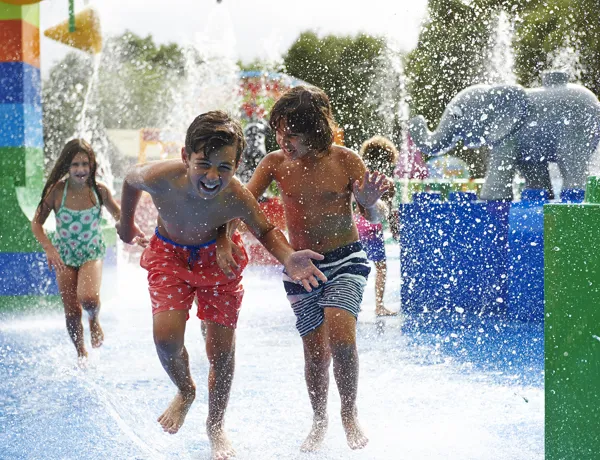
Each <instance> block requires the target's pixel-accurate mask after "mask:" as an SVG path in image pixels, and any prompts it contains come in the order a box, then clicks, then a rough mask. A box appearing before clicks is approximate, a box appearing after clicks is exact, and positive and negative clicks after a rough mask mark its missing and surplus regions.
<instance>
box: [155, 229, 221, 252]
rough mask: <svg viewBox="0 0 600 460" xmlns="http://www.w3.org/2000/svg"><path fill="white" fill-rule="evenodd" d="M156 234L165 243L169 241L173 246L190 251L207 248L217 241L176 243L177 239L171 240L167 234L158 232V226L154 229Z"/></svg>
mask: <svg viewBox="0 0 600 460" xmlns="http://www.w3.org/2000/svg"><path fill="white" fill-rule="evenodd" d="M154 234H155V235H156V237H157V238H158V239H159V240H161V241H164V242H165V243H169V244H172V245H173V246H177V247H178V248H182V249H189V250H190V251H192V250H198V249H202V248H206V247H208V246H210V245H211V244H215V243H216V242H217V240H216V239H215V240H211V241H209V242H208V243H202V244H194V245H192V244H179V243H176V242H175V241H171V240H170V239H169V238H167V237H166V236H162V235H161V234H160V233H158V227H156V228H155V229H154Z"/></svg>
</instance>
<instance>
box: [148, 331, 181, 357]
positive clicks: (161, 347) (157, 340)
mask: <svg viewBox="0 0 600 460" xmlns="http://www.w3.org/2000/svg"><path fill="white" fill-rule="evenodd" d="M154 345H155V346H156V351H157V352H158V354H159V355H161V356H164V357H172V356H179V355H180V354H181V353H182V352H183V341H179V340H172V339H164V338H161V337H156V336H155V337H154Z"/></svg>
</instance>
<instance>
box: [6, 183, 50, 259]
mask: <svg viewBox="0 0 600 460" xmlns="http://www.w3.org/2000/svg"><path fill="white" fill-rule="evenodd" d="M0 215H1V216H2V219H0V252H41V251H42V247H41V246H40V244H39V243H38V241H37V240H36V239H35V237H34V236H33V233H32V232H31V221H30V220H29V218H28V217H27V216H26V215H25V214H24V213H23V209H22V208H21V205H20V203H19V200H18V199H17V193H16V188H15V184H14V181H13V179H12V178H11V177H2V176H0Z"/></svg>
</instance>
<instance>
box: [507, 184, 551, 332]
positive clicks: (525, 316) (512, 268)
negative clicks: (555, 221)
mask: <svg viewBox="0 0 600 460" xmlns="http://www.w3.org/2000/svg"><path fill="white" fill-rule="evenodd" d="M547 202H548V192H547V191H546V190H536V189H526V190H523V192H522V193H521V201H518V202H515V203H512V204H511V207H510V213H509V218H508V225H509V228H510V230H509V233H508V247H509V269H508V311H509V312H510V313H511V316H513V317H515V318H517V319H521V320H525V321H541V320H543V318H544V204H545V203H547Z"/></svg>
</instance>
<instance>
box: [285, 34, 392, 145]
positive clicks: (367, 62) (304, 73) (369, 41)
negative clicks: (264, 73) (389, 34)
mask: <svg viewBox="0 0 600 460" xmlns="http://www.w3.org/2000/svg"><path fill="white" fill-rule="evenodd" d="M386 49H387V44H386V42H385V40H384V39H382V38H376V37H371V36H368V35H364V34H361V35H357V36H356V37H338V36H334V35H329V36H326V37H323V38H319V37H318V36H317V35H316V34H315V33H314V32H304V33H302V34H301V35H300V37H299V38H298V39H297V40H296V41H295V42H294V44H292V46H291V47H290V49H289V50H288V52H287V54H286V55H285V57H284V64H285V69H286V72H287V73H288V74H290V75H293V76H294V77H296V78H299V79H301V80H304V81H306V82H307V83H310V84H312V85H315V86H318V87H320V88H322V89H323V90H324V91H325V92H326V93H327V94H328V96H329V98H330V100H331V104H332V108H333V111H334V116H335V119H336V122H337V123H338V125H339V126H340V127H342V128H343V130H344V138H345V143H346V145H348V146H349V147H351V148H354V149H357V148H358V147H359V146H360V145H361V143H362V142H363V141H365V140H366V139H367V138H369V137H371V136H373V135H375V134H381V135H386V136H390V137H394V134H395V133H394V132H393V129H394V127H395V126H396V125H397V123H394V122H395V121H396V120H391V121H390V120H386V118H385V115H386V112H385V111H382V110H380V108H381V105H382V104H388V105H394V106H397V105H398V104H399V100H400V94H399V92H392V94H386V96H387V97H389V98H391V100H388V101H382V100H381V96H382V92H381V91H378V89H380V88H381V85H380V83H381V79H382V78H384V79H389V80H396V79H398V80H399V76H398V75H397V74H390V73H387V74H386V73H385V72H383V71H382V69H384V68H385V65H386V58H390V59H391V58H392V56H390V55H389V54H386ZM393 58H397V59H399V57H398V56H393Z"/></svg>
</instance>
